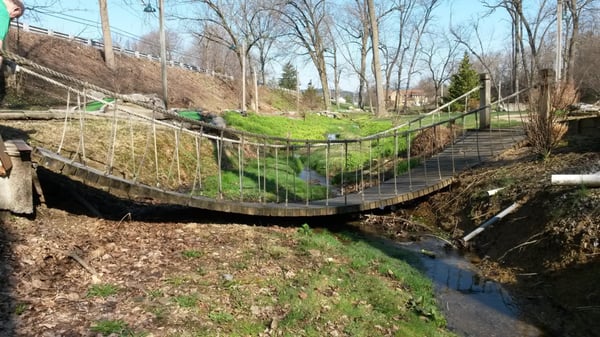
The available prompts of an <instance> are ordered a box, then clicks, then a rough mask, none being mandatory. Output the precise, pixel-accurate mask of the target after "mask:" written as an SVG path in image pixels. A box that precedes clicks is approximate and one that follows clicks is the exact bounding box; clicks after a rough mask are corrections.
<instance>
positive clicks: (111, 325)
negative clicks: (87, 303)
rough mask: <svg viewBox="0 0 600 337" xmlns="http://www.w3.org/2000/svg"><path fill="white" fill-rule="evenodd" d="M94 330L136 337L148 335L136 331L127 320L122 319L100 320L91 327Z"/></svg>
mask: <svg viewBox="0 0 600 337" xmlns="http://www.w3.org/2000/svg"><path fill="white" fill-rule="evenodd" d="M90 330H92V331H93V332H96V333H99V334H100V335H102V336H118V337H136V336H140V337H141V336H146V335H147V334H145V333H136V332H134V331H133V330H132V329H131V328H130V327H129V325H128V324H127V323H125V321H122V320H100V321H97V322H96V323H95V324H94V325H92V326H91V327H90Z"/></svg>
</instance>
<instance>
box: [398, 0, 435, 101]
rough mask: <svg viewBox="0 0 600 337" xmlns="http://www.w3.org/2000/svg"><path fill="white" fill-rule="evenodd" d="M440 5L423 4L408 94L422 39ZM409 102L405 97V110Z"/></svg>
mask: <svg viewBox="0 0 600 337" xmlns="http://www.w3.org/2000/svg"><path fill="white" fill-rule="evenodd" d="M438 5H439V0H429V1H425V2H424V3H423V4H422V6H423V7H422V13H421V15H419V18H420V19H419V22H418V24H417V25H416V26H415V31H414V34H413V37H414V39H415V42H414V46H413V54H412V56H411V58H410V64H409V66H408V73H407V80H406V87H405V91H406V92H408V89H410V81H411V77H412V75H413V71H414V68H415V64H416V62H417V52H418V51H419V50H420V47H421V37H422V36H423V34H424V33H425V31H426V29H427V26H428V25H429V22H430V21H431V19H432V12H433V10H434V9H435V8H436V6H438ZM407 100H408V95H404V103H403V105H404V110H406V108H407Z"/></svg>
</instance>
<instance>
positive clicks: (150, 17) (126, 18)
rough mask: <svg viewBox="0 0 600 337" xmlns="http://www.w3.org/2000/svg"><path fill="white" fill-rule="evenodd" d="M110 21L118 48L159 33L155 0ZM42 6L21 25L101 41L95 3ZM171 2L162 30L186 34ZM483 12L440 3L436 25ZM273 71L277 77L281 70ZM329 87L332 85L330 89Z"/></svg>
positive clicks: (304, 78)
mask: <svg viewBox="0 0 600 337" xmlns="http://www.w3.org/2000/svg"><path fill="white" fill-rule="evenodd" d="M107 1H108V11H109V21H110V24H111V29H112V33H113V37H114V40H113V43H114V44H116V45H119V44H120V43H122V42H124V41H126V40H135V39H138V38H139V37H140V36H142V35H144V34H145V33H148V32H150V31H156V30H158V25H159V20H158V13H157V12H155V13H146V12H144V8H145V7H146V5H147V4H148V1H150V4H151V5H152V6H153V7H154V8H157V7H158V5H157V0H107ZM44 2H50V0H29V1H27V0H25V5H26V7H29V8H28V10H27V11H26V13H25V15H24V16H23V17H22V18H21V20H20V21H21V22H23V23H27V24H29V25H33V26H38V27H42V28H46V29H51V30H53V31H56V32H61V33H65V34H70V35H74V36H79V37H83V38H92V39H97V40H100V39H101V38H102V26H101V23H100V14H99V5H98V2H97V1H96V0H62V1H58V5H55V6H53V7H52V8H44V7H43V6H42V5H43V4H44ZM169 3H173V2H171V1H170V0H166V5H165V9H166V11H165V12H166V14H167V20H166V22H165V26H166V27H167V30H174V31H180V32H181V31H185V27H180V26H179V25H180V21H177V20H169V19H168V14H169V13H168V11H169V6H170V4H169ZM483 12H485V8H484V7H483V6H482V5H481V3H480V2H479V1H476V0H443V3H442V5H441V6H440V8H438V9H437V11H436V13H435V16H436V17H437V19H436V21H437V24H438V25H441V26H445V27H448V26H449V25H450V22H452V24H460V23H465V22H468V21H470V20H471V19H472V18H477V17H481V14H482V13H483ZM498 16H499V13H498V15H495V16H493V17H490V18H486V19H485V20H486V21H485V22H486V24H485V33H484V34H486V37H488V39H487V41H496V40H504V39H505V38H506V33H502V31H504V32H505V31H506V27H509V23H508V22H506V21H505V20H504V22H503V19H500V18H499V17H498ZM297 66H298V68H299V69H300V70H301V71H300V78H299V80H300V84H301V87H303V88H304V87H305V86H306V85H307V84H308V82H312V83H313V84H314V85H315V86H317V87H319V86H320V84H319V79H318V76H317V72H316V70H315V68H314V66H312V64H311V63H310V62H308V61H307V60H302V61H301V60H298V61H297ZM278 67H280V66H278V65H276V66H275V69H272V72H273V74H274V75H275V76H276V75H277V74H278V73H280V70H279V69H277V68H278ZM346 78H350V79H351V80H349V81H344V85H343V88H342V89H344V90H348V91H356V89H357V86H358V80H357V79H355V78H352V75H351V74H348V75H347V76H346ZM330 86H331V85H330Z"/></svg>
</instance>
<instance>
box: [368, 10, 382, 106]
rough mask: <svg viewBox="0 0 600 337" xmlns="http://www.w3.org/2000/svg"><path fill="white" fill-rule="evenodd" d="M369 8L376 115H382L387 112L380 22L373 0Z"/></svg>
mask: <svg viewBox="0 0 600 337" xmlns="http://www.w3.org/2000/svg"><path fill="white" fill-rule="evenodd" d="M367 10H368V13H369V23H370V28H371V45H372V46H373V48H372V49H371V50H372V51H373V76H374V77H375V92H376V96H377V105H376V107H375V109H376V115H378V116H381V115H383V114H385V113H386V109H385V92H384V91H383V78H382V76H381V61H380V60H379V22H378V18H377V13H376V12H375V4H374V2H373V0H367Z"/></svg>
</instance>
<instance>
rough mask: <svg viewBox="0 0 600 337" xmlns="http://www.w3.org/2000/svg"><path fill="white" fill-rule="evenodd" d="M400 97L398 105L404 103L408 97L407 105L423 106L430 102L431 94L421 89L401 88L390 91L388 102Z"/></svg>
mask: <svg viewBox="0 0 600 337" xmlns="http://www.w3.org/2000/svg"><path fill="white" fill-rule="evenodd" d="M396 98H398V105H399V106H402V105H404V100H405V99H406V105H407V106H408V107H409V108H410V107H421V106H425V105H427V104H428V103H429V100H430V98H429V96H427V94H426V93H425V91H424V90H421V89H410V90H399V91H388V94H387V99H388V102H390V103H392V104H393V102H395V101H396Z"/></svg>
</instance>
